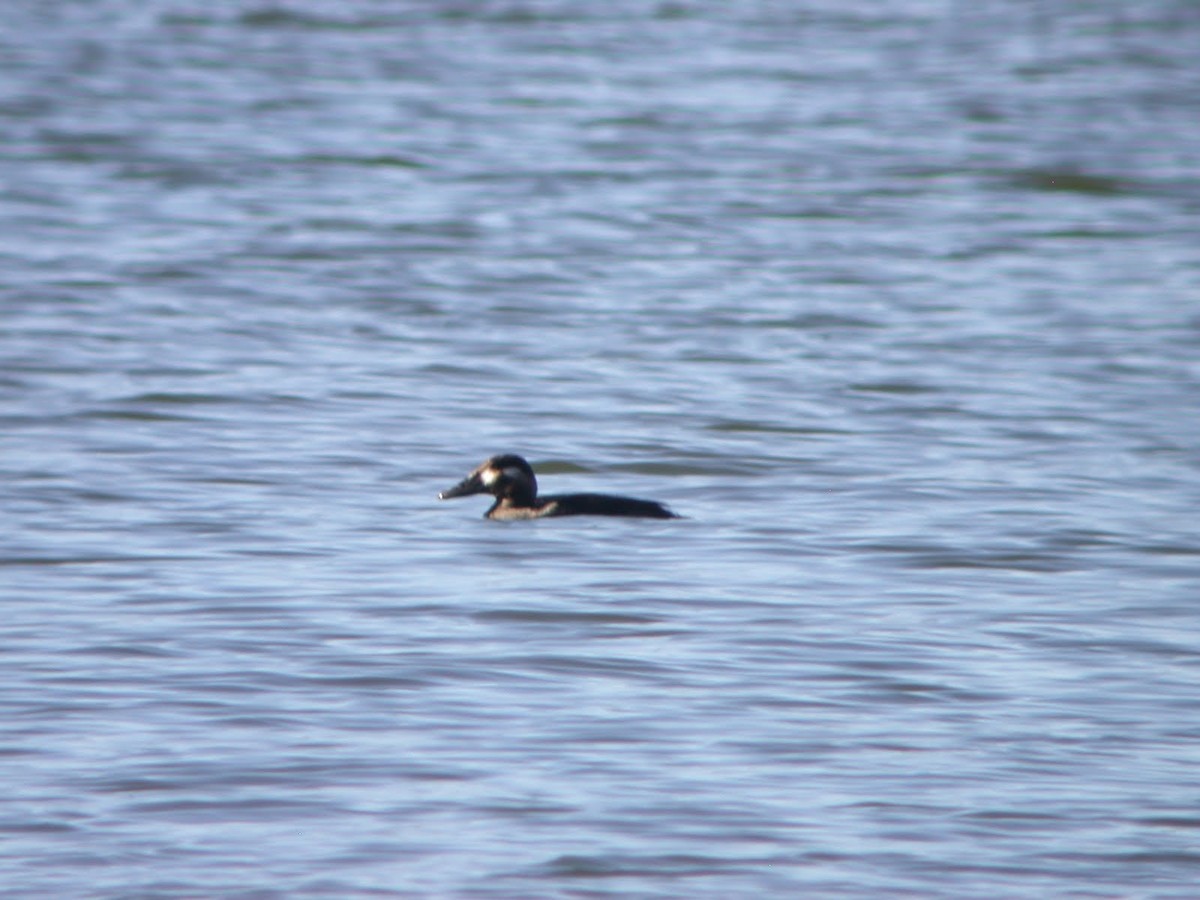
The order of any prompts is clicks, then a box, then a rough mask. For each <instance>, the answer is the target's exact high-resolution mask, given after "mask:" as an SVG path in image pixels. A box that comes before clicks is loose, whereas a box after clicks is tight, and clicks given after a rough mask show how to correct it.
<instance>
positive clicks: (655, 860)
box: [528, 853, 754, 880]
mask: <svg viewBox="0 0 1200 900" xmlns="http://www.w3.org/2000/svg"><path fill="white" fill-rule="evenodd" d="M753 864H754V861H752V860H729V859H722V858H720V857H715V856H689V855H686V854H678V855H676V854H670V855H662V856H654V855H645V856H638V855H628V854H615V853H614V854H602V855H594V856H577V855H568V856H560V857H557V858H555V859H552V860H550V861H549V862H547V863H545V864H543V865H542V866H539V867H538V868H537V869H535V870H534V871H533V872H530V873H528V874H531V875H534V876H536V877H540V878H551V879H564V878H565V879H582V880H587V879H608V878H633V877H646V876H655V877H664V878H668V879H672V880H673V879H679V878H703V877H705V876H710V875H715V874H717V873H720V872H728V871H729V870H730V869H733V868H741V867H746V868H748V867H750V866H752V865H753Z"/></svg>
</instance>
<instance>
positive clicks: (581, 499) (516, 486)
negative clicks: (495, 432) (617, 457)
mask: <svg viewBox="0 0 1200 900" xmlns="http://www.w3.org/2000/svg"><path fill="white" fill-rule="evenodd" d="M537 489H538V488H537V478H536V476H534V474H533V466H531V465H530V464H529V463H528V462H526V461H525V459H524V458H523V457H520V456H517V455H516V454H515V453H504V454H501V455H500V456H493V457H491V458H490V459H487V460H485V461H484V462H483V463H481V464H480V465H479V466H477V467H476V468H475V470H474V471H472V472H471V474H469V475H468V476H467V477H466V478H464V479H463V480H462V481H460V482H459V483H458V484H456V485H455V486H454V487H452V488H450V489H449V490H445V491H442V492H441V493H440V494H438V499H439V500H450V499H453V498H454V497H468V496H470V495H472V494H491V495H492V496H493V497H495V498H496V502H495V503H493V504H492V506H491V508H490V509H489V510H488V511H487V512H486V513H484V514H483V517H484V518H485V519H495V520H499V521H513V520H517V519H547V518H550V517H551V516H629V517H636V518H642V519H678V518H680V517H679V516H678V515H676V514H675V513H673V512H671V510H669V509H667V508H666V507H665V506H663V505H662V504H661V503H658V502H657V501H654V500H639V499H637V498H636V497H620V496H616V495H614V494H558V495H556V496H552V497H539V496H538V492H537Z"/></svg>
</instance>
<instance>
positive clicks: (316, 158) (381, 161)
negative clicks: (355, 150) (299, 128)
mask: <svg viewBox="0 0 1200 900" xmlns="http://www.w3.org/2000/svg"><path fill="white" fill-rule="evenodd" d="M295 162H296V164H297V165H302V166H303V165H333V166H364V167H366V168H372V169H428V168H430V167H431V166H430V163H429V162H427V161H425V160H421V159H417V158H416V157H409V156H398V155H395V154H379V155H375V156H355V155H335V154H330V153H314V154H309V155H307V156H302V157H299V158H298V159H296V160H295Z"/></svg>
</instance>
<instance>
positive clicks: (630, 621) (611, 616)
mask: <svg viewBox="0 0 1200 900" xmlns="http://www.w3.org/2000/svg"><path fill="white" fill-rule="evenodd" d="M472 618H474V619H478V620H479V621H481V622H513V623H530V624H547V625H554V624H564V625H656V624H658V623H659V622H661V621H662V619H660V618H658V617H656V616H645V615H628V614H621V613H608V612H600V613H596V612H573V611H563V610H544V609H496V610H487V611H485V612H479V613H474V614H473V616H472Z"/></svg>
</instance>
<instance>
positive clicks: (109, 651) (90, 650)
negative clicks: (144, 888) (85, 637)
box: [66, 644, 182, 659]
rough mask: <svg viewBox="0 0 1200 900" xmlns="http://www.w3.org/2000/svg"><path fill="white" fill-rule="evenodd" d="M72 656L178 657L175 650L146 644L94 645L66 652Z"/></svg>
mask: <svg viewBox="0 0 1200 900" xmlns="http://www.w3.org/2000/svg"><path fill="white" fill-rule="evenodd" d="M66 652H67V653H69V654H71V655H73V656H97V657H102V658H112V659H170V658H174V657H179V656H181V655H182V654H180V653H179V652H178V651H175V650H167V649H164V648H162V647H151V646H148V645H146V644H94V645H92V646H88V647H75V648H73V649H71V650H68V651H66Z"/></svg>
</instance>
